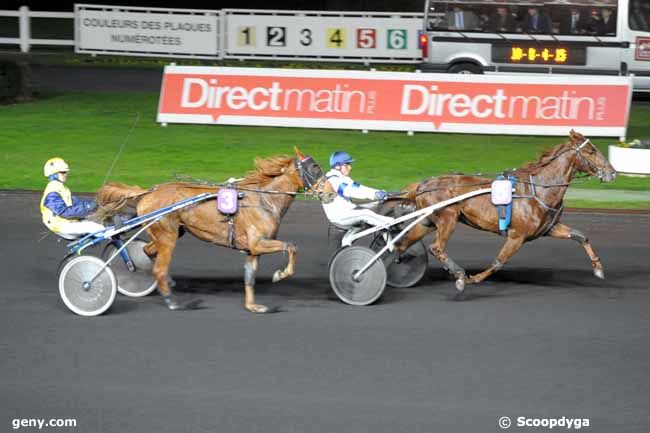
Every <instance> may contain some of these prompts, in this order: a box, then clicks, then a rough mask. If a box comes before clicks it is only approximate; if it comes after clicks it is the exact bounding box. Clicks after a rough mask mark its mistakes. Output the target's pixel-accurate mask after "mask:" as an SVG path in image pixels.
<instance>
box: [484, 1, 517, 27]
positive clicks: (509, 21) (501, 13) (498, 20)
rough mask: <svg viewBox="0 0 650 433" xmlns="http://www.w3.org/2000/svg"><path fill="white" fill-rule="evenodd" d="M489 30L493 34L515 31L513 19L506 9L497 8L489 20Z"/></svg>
mask: <svg viewBox="0 0 650 433" xmlns="http://www.w3.org/2000/svg"><path fill="white" fill-rule="evenodd" d="M489 30H490V31H491V32H494V33H511V32H514V31H515V18H514V16H513V15H512V14H511V13H510V12H509V11H508V8H507V7H505V6H498V7H497V13H496V14H495V15H493V16H492V19H491V20H490V25H489Z"/></svg>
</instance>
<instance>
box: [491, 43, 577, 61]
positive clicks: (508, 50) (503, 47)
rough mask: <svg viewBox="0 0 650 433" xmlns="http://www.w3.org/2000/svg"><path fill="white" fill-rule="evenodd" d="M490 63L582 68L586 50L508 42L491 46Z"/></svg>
mask: <svg viewBox="0 0 650 433" xmlns="http://www.w3.org/2000/svg"><path fill="white" fill-rule="evenodd" d="M492 61H493V62H494V63H512V64H520V65H571V66H584V65H586V64H587V49H586V47H577V46H571V45H567V44H557V43H552V42H551V43H548V44H546V43H539V42H534V43H530V42H522V43H518V42H510V43H508V44H495V45H493V46H492Z"/></svg>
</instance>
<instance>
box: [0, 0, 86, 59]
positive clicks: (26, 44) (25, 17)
mask: <svg viewBox="0 0 650 433" xmlns="http://www.w3.org/2000/svg"><path fill="white" fill-rule="evenodd" d="M0 17H16V18H18V29H19V30H18V37H17V38H0V44H8V45H20V51H22V52H23V53H28V52H29V50H30V48H31V46H32V45H60V46H74V39H34V38H32V31H31V19H32V18H61V19H72V20H73V19H74V12H36V11H30V10H29V8H28V7H27V6H21V7H20V9H18V10H17V11H9V10H0Z"/></svg>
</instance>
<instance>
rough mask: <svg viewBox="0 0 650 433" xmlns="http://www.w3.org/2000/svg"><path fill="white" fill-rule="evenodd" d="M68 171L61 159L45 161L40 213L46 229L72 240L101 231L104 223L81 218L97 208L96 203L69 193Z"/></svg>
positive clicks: (68, 168) (66, 165)
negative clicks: (46, 180) (43, 189)
mask: <svg viewBox="0 0 650 433" xmlns="http://www.w3.org/2000/svg"><path fill="white" fill-rule="evenodd" d="M69 171H70V167H69V166H68V164H67V163H66V162H65V161H64V160H63V159H61V158H51V159H49V160H47V162H46V163H45V166H44V167H43V174H44V175H45V177H47V179H48V180H49V182H48V184H47V186H46V187H45V191H43V198H41V216H42V218H43V224H45V226H46V227H47V228H48V229H50V230H51V231H53V232H54V233H56V234H57V235H59V236H61V237H63V238H66V239H70V240H72V239H76V238H78V237H79V236H83V235H86V234H88V233H94V232H97V231H99V230H103V229H104V226H103V225H101V224H98V223H96V222H92V221H87V220H84V218H85V217H87V216H89V215H90V214H91V213H93V212H94V211H95V209H97V202H95V200H85V199H80V198H77V197H75V196H73V195H72V193H71V192H70V190H69V189H68V187H66V186H65V181H66V180H67V179H68V172H69Z"/></svg>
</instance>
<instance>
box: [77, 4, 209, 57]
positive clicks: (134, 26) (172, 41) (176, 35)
mask: <svg viewBox="0 0 650 433" xmlns="http://www.w3.org/2000/svg"><path fill="white" fill-rule="evenodd" d="M219 19H220V12H219V11H205V10H202V11H192V10H187V9H169V10H163V9H151V8H149V9H146V8H133V7H120V6H105V7H102V6H97V5H83V4H77V5H75V33H76V38H75V41H76V42H75V43H76V46H75V51H76V52H79V53H93V52H101V53H105V54H106V53H118V54H122V55H128V54H132V55H143V54H155V55H156V56H165V55H167V56H173V57H183V56H186V57H208V58H218V57H219V49H218V47H219V45H218V41H219V39H218V35H219V29H218V25H219Z"/></svg>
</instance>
